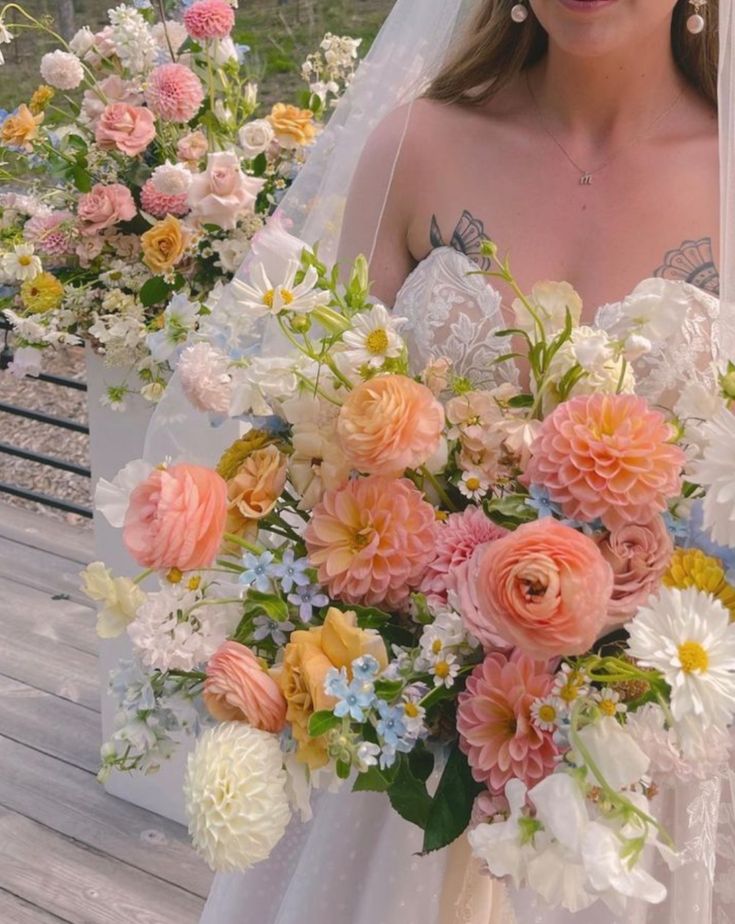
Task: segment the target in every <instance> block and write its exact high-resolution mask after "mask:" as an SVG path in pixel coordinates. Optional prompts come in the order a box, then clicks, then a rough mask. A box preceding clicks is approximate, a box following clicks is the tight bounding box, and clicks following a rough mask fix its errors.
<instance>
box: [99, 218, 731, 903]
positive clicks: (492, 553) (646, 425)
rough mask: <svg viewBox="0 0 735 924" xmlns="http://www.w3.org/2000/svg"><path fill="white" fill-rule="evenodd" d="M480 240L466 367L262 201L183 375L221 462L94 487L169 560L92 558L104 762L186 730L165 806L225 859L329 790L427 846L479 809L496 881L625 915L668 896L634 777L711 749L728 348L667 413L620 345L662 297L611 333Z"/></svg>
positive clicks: (651, 342)
mask: <svg viewBox="0 0 735 924" xmlns="http://www.w3.org/2000/svg"><path fill="white" fill-rule="evenodd" d="M485 255H486V256H489V257H491V258H492V259H493V260H494V261H495V262H494V263H493V266H495V267H496V268H495V269H494V270H493V271H492V275H494V276H497V277H500V278H502V279H503V280H504V281H505V282H506V283H507V284H508V285H509V286H510V287H511V288H512V289H513V290H514V292H515V295H516V300H515V302H514V303H513V314H514V320H513V322H512V325H511V328H510V329H509V330H507V331H501V332H499V334H498V336H500V337H506V338H508V342H509V347H508V352H507V354H505V355H504V356H501V357H500V359H499V360H498V363H497V364H496V365H497V368H495V369H488V370H487V383H483V382H476V381H468V380H467V379H466V378H464V377H462V375H461V374H460V373H459V371H458V370H454V369H453V368H452V364H451V363H450V361H449V360H447V359H444V358H442V357H437V358H435V359H433V360H432V361H431V362H429V364H428V365H427V366H426V367H425V368H423V369H416V368H414V366H413V363H412V356H411V352H410V350H409V349H408V347H407V345H406V341H405V340H404V339H403V337H402V331H403V330H404V327H405V325H404V321H403V319H401V318H400V317H395V316H392V315H391V314H390V313H389V312H388V311H387V310H386V309H385V308H384V307H383V306H382V305H381V304H379V303H378V302H376V301H375V300H373V299H371V297H370V294H369V287H368V280H367V270H366V264H365V262H364V261H362V260H359V261H358V262H357V264H356V266H355V268H354V271H353V272H352V275H351V277H350V278H349V281H348V282H347V283H346V285H342V284H340V283H339V281H338V274H337V272H336V271H333V270H331V269H330V268H328V267H326V266H324V265H323V264H322V263H321V262H320V261H319V258H318V255H317V254H316V253H314V252H313V251H311V250H309V249H308V248H305V247H304V245H303V244H302V243H301V242H300V241H297V240H296V239H294V238H292V237H290V236H289V235H288V234H287V233H286V232H285V230H284V229H283V228H282V227H280V226H279V225H278V224H276V223H273V224H271V225H270V226H269V228H268V229H266V231H264V232H262V233H261V235H259V236H258V239H257V241H256V242H255V244H254V247H253V253H252V256H253V260H252V262H251V264H250V267H249V273H248V277H247V281H243V280H239V279H238V280H236V281H235V282H233V284H232V285H231V286H230V287H229V288H228V290H227V291H226V293H224V294H223V295H222V297H221V298H219V300H218V301H217V303H216V304H215V305H213V307H212V312H211V314H210V315H208V316H207V318H206V323H205V324H204V325H203V326H202V330H201V337H202V339H201V340H200V341H199V342H194V343H192V344H190V345H189V346H188V347H187V349H186V350H185V351H184V352H183V354H182V355H181V358H180V362H179V365H178V370H177V374H178V380H179V383H180V386H181V389H182V390H183V392H184V394H185V395H186V396H187V398H188V399H189V401H190V402H191V404H192V405H193V407H194V408H196V409H198V410H199V411H200V412H202V413H206V414H209V415H210V416H211V417H212V420H213V423H218V424H221V423H222V421H223V419H226V418H234V419H236V420H239V421H240V436H239V438H237V439H236V440H235V441H234V442H233V443H232V445H230V446H229V448H227V449H226V451H224V452H223V454H222V455H221V458H220V459H219V461H218V463H217V465H216V467H215V468H208V467H205V466H202V465H199V464H193V462H192V461H190V460H186V459H174V460H161V464H160V465H158V466H156V467H153V466H152V465H148V464H147V463H144V462H135V463H132V464H131V465H130V466H128V467H127V468H126V469H125V470H124V471H123V472H122V473H121V474H120V475H119V476H118V478H117V479H116V480H115V481H114V482H112V483H104V484H102V486H101V488H100V491H99V493H98V506H99V507H100V508H101V510H102V512H103V513H105V514H107V515H108V517H109V518H110V520H111V521H112V522H113V523H114V524H116V525H119V526H122V528H123V537H124V541H125V544H126V546H127V548H128V550H129V551H130V553H131V554H132V555H133V557H134V558H135V559H136V560H137V561H138V562H139V563H140V565H141V566H142V567H144V568H145V569H147V570H146V572H145V574H146V575H148V574H150V573H151V572H155V574H156V575H157V577H158V582H159V587H158V589H155V590H150V591H145V590H143V588H142V586H141V580H140V579H138V580H136V581H132V580H129V579H125V578H119V577H114V576H113V575H112V574H111V573H110V571H109V570H108V569H107V568H106V567H105V566H104V564H102V563H95V564H94V565H92V566H91V567H90V568H89V569H88V570H87V572H86V575H85V582H86V588H87V591H88V593H89V594H90V596H91V597H92V598H93V599H97V600H99V601H101V602H102V604H103V609H102V611H101V614H100V630H101V634H103V635H106V636H107V635H113V634H115V633H118V632H122V631H127V633H128V635H129V638H130V640H131V641H132V644H133V648H134V650H135V655H136V661H135V662H130V663H127V664H125V665H123V666H122V667H121V669H120V671H118V672H117V673H116V674H115V675H114V677H113V680H112V689H113V691H114V692H115V693H116V695H117V696H118V699H119V702H120V712H119V728H118V730H117V732H116V733H115V735H114V737H113V740H112V741H111V742H109V743H108V744H107V745H106V746H105V748H104V751H103V757H104V767H103V774H105V773H108V772H110V771H111V770H112V768H118V769H134V768H142V769H144V770H151V769H155V767H156V766H157V764H158V763H159V762H160V760H161V759H162V758H165V757H166V756H167V755H168V754H169V753H170V751H171V749H172V748H173V747H174V745H175V736H176V734H177V733H178V732H179V731H180V730H181V729H182V728H184V729H190V730H195V729H197V728H198V726H199V725H202V724H203V725H204V726H205V730H204V731H203V733H202V734H201V737H200V739H199V741H198V744H197V746H196V750H195V751H194V753H193V754H192V755H191V757H190V759H189V764H188V774H187V780H186V798H187V805H188V813H189V818H190V831H191V834H192V837H193V840H194V843H195V845H196V847H197V848H198V849H199V850H200V851H201V853H202V854H203V856H204V857H205V858H206V859H207V861H208V862H209V863H210V864H211V866H212V867H214V868H216V869H220V870H232V869H238V868H244V867H247V866H250V865H252V864H253V863H256V862H258V861H260V860H263V859H264V858H266V857H267V856H268V855H269V853H270V852H271V851H272V849H273V848H274V846H275V845H276V844H277V842H278V841H279V839H280V838H281V837H282V835H283V833H284V831H285V828H286V825H287V824H288V822H289V818H290V816H291V811H292V808H295V809H297V810H299V811H300V812H301V814H302V817H303V818H308V817H309V790H310V788H311V787H312V786H325V785H326V786H329V785H333V784H335V783H339V781H344V785H350V786H351V787H352V788H354V789H355V790H358V791H359V790H362V791H366V790H369V791H376V792H381V793H385V795H386V797H387V798H388V799H389V800H390V802H391V805H392V806H393V808H394V809H395V811H396V812H398V813H399V814H400V815H401V816H403V818H405V819H407V820H408V821H409V822H412V823H413V824H415V825H417V826H419V827H420V828H421V829H423V831H424V850H425V851H427V852H428V851H434V850H437V849H440V848H442V847H444V846H446V845H447V844H449V843H450V842H451V841H453V840H454V839H455V838H457V837H459V836H460V835H462V834H463V833H464V832H465V831H466V830H469V840H470V843H471V845H472V849H473V852H474V854H475V855H476V856H477V857H478V858H479V859H480V860H481V861H482V863H483V864H484V865H485V866H486V867H487V869H489V871H490V872H491V873H492V874H493V875H495V876H498V877H509V878H510V879H511V880H512V881H513V882H514V883H515V885H517V886H521V885H527V886H530V887H531V888H532V889H534V890H536V891H537V892H538V893H539V894H540V895H542V896H543V897H544V899H546V900H547V901H548V902H549V903H550V904H551V905H560V906H564V907H565V908H568V909H569V910H572V911H576V910H578V909H580V908H584V907H586V906H588V905H590V904H591V903H592V902H594V901H596V900H598V899H601V900H603V901H605V902H607V903H608V904H609V905H610V906H611V907H612V908H614V909H615V910H616V911H617V912H618V913H622V912H623V910H624V907H625V903H626V901H627V900H628V899H629V898H639V899H643V900H645V901H648V902H654V903H655V902H660V901H662V900H663V898H664V897H665V894H666V889H665V887H664V886H663V885H662V884H661V882H660V881H659V880H657V879H656V878H655V876H654V875H653V874H652V872H651V869H652V867H651V864H650V859H651V855H657V856H660V857H661V858H662V859H663V861H665V862H666V863H670V864H673V863H676V862H679V860H680V857H679V856H678V855H677V852H676V847H677V845H675V844H673V842H672V841H671V838H670V835H669V833H668V832H667V831H666V830H665V828H664V826H663V825H662V824H661V823H660V821H659V820H658V813H659V808H658V801H657V793H658V792H659V791H661V790H663V789H665V788H666V787H668V786H671V785H673V784H674V783H676V782H677V781H687V780H693V779H698V778H702V779H705V778H708V777H709V776H711V775H715V774H717V772H718V771H719V770H720V768H721V765H722V764H723V762H724V761H725V760H726V757H727V732H726V730H727V728H728V726H729V724H730V723H731V722H732V719H733V713H734V712H735V626H733V624H732V618H733V615H735V586H733V584H732V583H730V581H731V579H732V571H730V577H728V569H732V567H733V564H735V554H734V553H733V547H735V515H734V513H733V510H735V504H734V503H733V501H734V500H735V464H734V463H733V458H734V457H735V456H734V450H735V414H734V413H733V409H732V404H731V402H732V399H733V396H734V395H735V387H734V386H735V367H733V366H730V367H729V368H728V369H727V370H725V371H724V372H723V374H722V375H721V377H720V378H719V379H718V383H717V385H716V386H713V387H712V389H711V390H710V391H707V389H706V388H705V386H704V385H703V384H697V383H689V384H687V385H686V386H685V387H684V388H683V390H682V391H681V394H680V395H679V397H678V399H677V412H676V413H677V415H678V416H677V417H674V416H673V415H671V416H667V415H666V414H665V413H664V412H662V411H661V410H659V409H657V408H656V407H653V406H651V405H650V404H649V403H648V401H647V400H646V399H645V398H644V397H642V396H641V395H639V394H637V393H636V389H637V382H636V377H635V373H634V371H633V364H634V363H636V362H638V361H640V360H641V358H644V359H645V356H646V354H647V353H649V352H651V351H653V350H654V349H655V340H656V335H657V332H660V331H661V330H662V328H664V327H665V326H666V323H668V321H669V320H671V318H672V317H674V316H675V315H676V310H677V306H676V305H674V306H672V305H671V304H669V303H668V302H667V300H666V298H665V297H663V298H661V297H659V298H656V297H647V298H645V299H639V300H638V301H636V303H635V304H634V305H632V306H631V308H630V311H628V312H627V313H625V312H624V313H623V321H624V323H623V325H622V327H620V329H619V330H616V331H615V332H614V333H605V332H603V331H602V330H598V329H594V328H591V327H587V326H584V325H582V324H581V323H580V317H581V303H580V300H579V297H578V296H577V294H576V293H575V292H574V290H573V289H572V288H571V287H570V286H568V285H567V284H565V283H561V284H556V283H544V284H541V285H538V286H536V287H535V288H534V289H533V291H532V293H531V294H530V295H529V296H527V295H524V294H523V293H522V292H521V291H520V289H519V288H518V286H517V284H516V282H515V280H514V278H513V275H512V273H511V271H510V268H509V267H508V265H507V263H501V262H499V261H498V260H497V253H496V249H495V247H494V246H493V245H492V244H490V243H487V244H486V245H485ZM672 312H673V314H672ZM667 319H668V320H667ZM509 364H513V365H512V367H511V366H510V365H509ZM504 369H505V370H506V373H505V374H504V373H503V370H504ZM508 369H510V372H509V373H508ZM514 370H520V372H521V375H522V374H523V372H524V370H525V372H526V373H527V377H528V382H527V384H526V385H525V386H524V385H521V384H517V381H518V375H516V373H515V371H514ZM506 379H507V381H505V380H506ZM713 381H714V380H713ZM498 382H501V384H498ZM214 432H216V431H213V433H214ZM622 629H625V632H622V631H621V630H622ZM200 703H201V704H202V705H203V709H198V708H197V707H198V705H199V704H200ZM204 713H206V714H208V716H209V719H206V718H204V715H203V714H204ZM212 720H214V722H215V723H216V724H214V725H213V724H212ZM678 846H682V845H678Z"/></svg>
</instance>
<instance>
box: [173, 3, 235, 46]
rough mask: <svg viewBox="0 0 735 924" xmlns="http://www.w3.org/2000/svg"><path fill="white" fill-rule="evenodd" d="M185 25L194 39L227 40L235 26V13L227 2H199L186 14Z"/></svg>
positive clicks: (193, 4)
mask: <svg viewBox="0 0 735 924" xmlns="http://www.w3.org/2000/svg"><path fill="white" fill-rule="evenodd" d="M184 25H185V26H186V31H187V32H188V33H189V35H190V36H191V37H192V38H194V39H204V40H207V39H225V38H227V36H228V35H229V34H230V32H232V28H233V26H234V25H235V11H234V10H233V9H232V7H231V6H230V4H229V3H227V2H226V0H197V2H196V3H192V5H191V6H190V7H189V9H188V10H187V11H186V12H185V13H184Z"/></svg>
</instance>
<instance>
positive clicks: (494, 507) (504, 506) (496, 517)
mask: <svg viewBox="0 0 735 924" xmlns="http://www.w3.org/2000/svg"><path fill="white" fill-rule="evenodd" d="M527 499H528V498H527V495H525V494H507V495H506V496H505V497H498V498H496V499H495V500H491V501H489V502H488V503H486V504H485V513H486V514H487V515H488V516H489V517H490V519H491V520H492V521H493V523H497V524H498V525H499V526H509V527H514V526H519V525H520V524H521V523H531V522H532V521H533V520H535V519H536V516H537V515H536V511H535V510H534V509H533V508H532V507H529V506H528V504H527V503H526V500H527Z"/></svg>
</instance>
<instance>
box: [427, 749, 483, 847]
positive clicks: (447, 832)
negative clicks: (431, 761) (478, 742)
mask: <svg viewBox="0 0 735 924" xmlns="http://www.w3.org/2000/svg"><path fill="white" fill-rule="evenodd" d="M482 789H483V786H482V784H481V783H477V782H476V781H475V780H474V779H473V777H472V773H471V772H470V767H469V764H468V763H467V758H466V757H465V756H464V754H463V753H462V752H461V751H460V749H459V745H458V744H456V743H455V744H454V746H453V748H452V751H451V753H450V754H449V759H448V760H447V764H446V766H445V768H444V773H443V774H442V778H441V780H440V781H439V786H438V787H437V790H436V794H435V796H434V798H433V800H432V802H431V807H430V809H429V814H428V817H427V820H426V825H425V828H424V852H425V853H430V852H431V851H433V850H441V848H442V847H446V846H447V844H451V843H452V841H454V840H456V839H457V838H458V837H459V836H460V834H462V832H463V831H464V830H465V829H466V828H467V826H468V825H469V823H470V816H471V815H472V805H473V803H474V801H475V798H476V796H477V795H478V794H479V793H480V792H481V791H482Z"/></svg>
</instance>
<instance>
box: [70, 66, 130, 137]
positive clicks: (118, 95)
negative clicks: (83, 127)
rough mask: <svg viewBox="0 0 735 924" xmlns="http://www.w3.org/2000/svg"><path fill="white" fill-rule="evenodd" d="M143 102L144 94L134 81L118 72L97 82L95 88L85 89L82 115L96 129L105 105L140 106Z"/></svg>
mask: <svg viewBox="0 0 735 924" xmlns="http://www.w3.org/2000/svg"><path fill="white" fill-rule="evenodd" d="M142 102H143V94H142V93H141V92H140V90H139V89H138V87H137V86H136V85H135V84H134V83H131V82H130V81H128V80H123V79H122V77H118V75H117V74H111V75H110V76H109V77H105V79H104V80H101V81H100V82H99V83H98V84H96V85H95V87H94V89H92V90H85V91H84V96H83V98H82V115H83V117H84V119H86V121H87V122H89V124H90V125H91V126H92V128H93V129H96V128H97V123H98V122H99V120H100V117H101V115H102V113H103V112H104V111H105V107H106V106H108V105H109V104H110V103H128V105H130V106H140V104H141V103H142Z"/></svg>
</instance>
